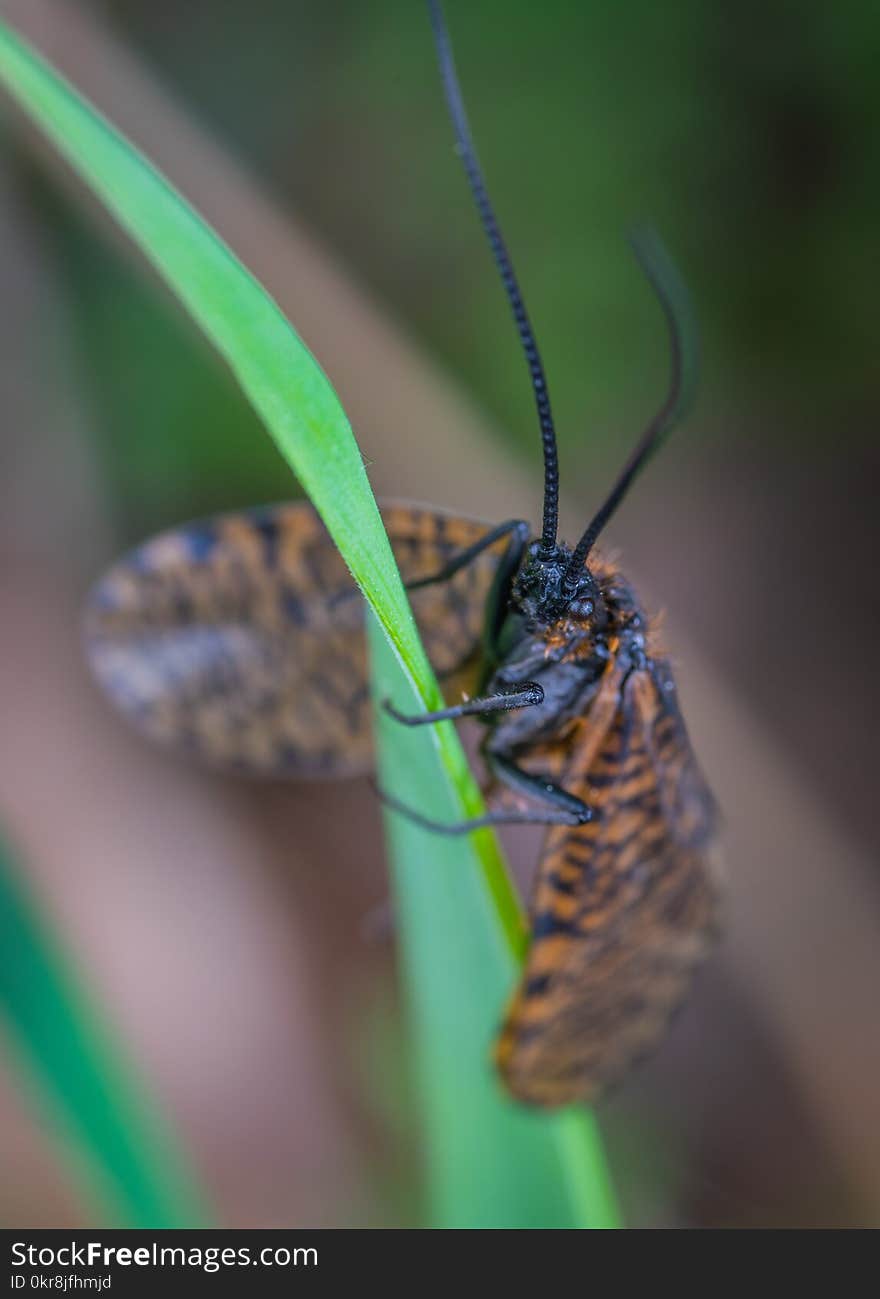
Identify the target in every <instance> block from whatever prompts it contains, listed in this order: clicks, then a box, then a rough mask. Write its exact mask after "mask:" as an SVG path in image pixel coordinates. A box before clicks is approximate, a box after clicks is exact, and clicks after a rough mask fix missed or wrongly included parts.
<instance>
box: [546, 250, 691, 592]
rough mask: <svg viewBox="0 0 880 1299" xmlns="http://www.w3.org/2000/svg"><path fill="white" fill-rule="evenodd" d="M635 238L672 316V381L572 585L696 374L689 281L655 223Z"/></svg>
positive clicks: (683, 404) (584, 540)
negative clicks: (664, 242) (655, 228)
mask: <svg viewBox="0 0 880 1299" xmlns="http://www.w3.org/2000/svg"><path fill="white" fill-rule="evenodd" d="M630 244H631V246H632V249H633V252H634V253H635V255H636V257H637V258H638V261H639V264H640V266H641V268H642V270H643V271H644V272H645V275H646V276H647V277H648V280H649V282H650V284H651V287H652V288H653V290H654V292H655V294H656V295H657V298H658V299H659V302H660V306H661V307H662V308H663V315H664V316H665V318H666V325H667V328H668V330H669V349H670V359H671V365H670V376H669V387H668V389H667V393H666V397H665V398H664V401H663V404H662V405H661V406H660V409H659V410H658V411H657V413H656V415H655V416H654V418H653V419H652V420H651V422H650V423H649V424H648V426H647V428H646V429H645V431H644V433H643V434H642V436H641V437H640V438H639V440H638V442H637V443H636V445H635V448H634V449H633V451H632V454H631V455H630V457H629V459H628V460H627V462H626V464H625V465H624V467H623V469H622V470H621V472H620V475H619V477H618V479H617V481H616V483H615V484H614V486H613V487H612V488H611V491H610V492H609V493H608V495H607V497H606V498H605V501H604V502H603V504H602V505H601V506H600V507H599V509H598V510H597V512H596V515H595V517H594V518H593V520H592V522H591V523H590V524H589V526H588V528H587V530H586V532H585V533H584V535H583V536H582V537H581V539H580V541H579V542H578V544H577V546H576V547H575V549H574V551H573V553H572V556H571V560H570V561H569V564H568V568H567V569H566V574H565V579H564V581H565V586H566V588H567V589H568V590H573V589H574V588H575V587H576V586H577V584H578V579H579V577H580V574H581V571H582V570H583V567H584V563H585V561H586V559H587V556H588V555H589V553H590V551H591V550H592V548H593V546H594V545H595V542H596V539H597V537H598V536H599V533H600V532H601V531H602V529H603V528H604V527H605V524H606V523H607V522H608V520H609V519H610V518H611V516H612V514H613V513H614V511H615V510H616V509H617V507H618V505H619V504H620V502H621V501H622V500H623V498H624V496H626V493H627V492H628V491H629V488H630V486H631V484H632V481H633V479H634V478H635V477H636V475H637V474H638V473H639V471H640V470H641V469H642V468H643V467H644V465H645V464H646V463H647V461H648V460H649V459H650V458H651V456H652V455H653V454H654V452H655V451H656V450H657V449H658V448H659V447H660V446H661V444H662V443H663V440H664V439H665V437H666V435H667V434H668V433H669V432H671V430H672V429H673V428H674V426H675V425H676V424H677V423H678V422H679V421H680V420H681V419H682V418H683V416H684V415H685V413H686V411H687V409H688V407H689V406H690V402H691V397H692V394H693V389H694V380H695V378H696V371H697V365H698V352H699V347H698V341H697V330H696V323H695V321H694V317H693V311H692V308H691V303H690V296H689V294H688V291H687V288H686V287H685V284H684V281H683V280H682V278H681V276H680V275H679V273H678V271H677V269H676V267H675V264H674V263H673V261H672V258H671V257H670V256H669V253H668V252H667V251H666V248H665V246H664V244H663V241H662V240H661V239H660V236H659V235H658V234H657V233H656V231H654V230H652V229H650V228H644V229H641V230H638V231H634V232H633V233H632V234H631V235H630Z"/></svg>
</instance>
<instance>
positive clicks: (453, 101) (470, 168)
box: [428, 0, 559, 555]
mask: <svg viewBox="0 0 880 1299" xmlns="http://www.w3.org/2000/svg"><path fill="white" fill-rule="evenodd" d="M428 12H429V13H430V16H431V26H432V28H433V29H434V42H435V44H436V46H437V58H438V61H439V63H440V76H441V78H442V80H443V90H444V92H445V94H446V103H447V105H448V106H449V115H450V117H451V118H452V125H453V128H454V130H455V140H456V151H457V152H458V154H459V157H460V158H461V160H462V163H463V164H464V170H465V175H466V176H467V179H468V184H469V185H470V188H471V193H472V194H473V197H474V202H475V203H476V205H477V212H478V213H479V216H480V221H481V223H482V226H483V229H484V230H485V232H486V237H487V238H488V240H489V247H490V248H491V250H492V256H493V257H494V258H495V264H496V266H497V267H498V271H499V273H500V275H501V282H502V284H503V285H504V291H505V293H506V294H507V300H508V302H509V303H510V306H511V310H512V311H513V318H514V320H515V322H516V328H517V332H518V334H519V340H520V342H521V343H522V348H523V351H524V352H525V356H526V361H527V363H528V367H529V374H530V376H531V380H532V389H533V391H534V394H535V405H536V407H537V410H538V423H539V424H540V426H541V445H542V447H543V451H544V519H543V523H542V526H541V550H542V552H543V553H544V554H545V555H549V554H551V553H552V552H553V550H554V548H555V545H556V531H557V528H558V523H559V457H558V454H557V450H556V431H555V428H554V426H553V414H552V412H551V410H550V395H549V393H548V391H547V380H546V378H545V375H544V367H543V365H542V364H541V357H540V354H539V352H538V345H537V343H536V342H535V336H534V334H533V333H532V326H531V324H530V322H529V317H528V315H527V313H526V308H525V303H524V302H523V298H522V294H521V293H520V289H519V284H518V283H517V279H516V275H515V274H514V270H513V265H512V263H511V260H510V254H509V253H508V251H507V247H506V245H505V243H504V239H503V237H502V234H501V229H500V227H499V225H498V219H497V217H496V216H495V212H494V209H493V207H492V203H491V201H490V199H489V194H488V191H487V189H486V182H485V180H484V178H483V172H482V169H481V167H480V164H479V161H478V159H477V152H476V149H475V148H474V142H473V138H472V137H471V130H470V126H469V125H468V120H467V114H466V112H465V108H464V100H463V99H462V96H461V88H460V86H459V84H458V76H457V75H456V71H455V61H454V59H453V57H452V46H451V44H450V41H449V33H448V31H447V29H446V22H445V20H444V17H443V10H442V8H441V5H440V0H428Z"/></svg>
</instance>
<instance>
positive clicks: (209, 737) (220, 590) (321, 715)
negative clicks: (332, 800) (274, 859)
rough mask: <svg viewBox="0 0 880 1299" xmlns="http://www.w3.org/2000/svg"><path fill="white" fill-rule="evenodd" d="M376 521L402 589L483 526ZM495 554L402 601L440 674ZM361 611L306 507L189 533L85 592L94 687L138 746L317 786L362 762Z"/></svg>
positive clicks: (467, 639) (131, 560)
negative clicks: (309, 780)
mask: <svg viewBox="0 0 880 1299" xmlns="http://www.w3.org/2000/svg"><path fill="white" fill-rule="evenodd" d="M382 514H383V519H384V522H385V525H386V528H387V529H388V532H389V536H390V538H391V543H392V547H393V549H394V552H395V556H396V558H397V561H398V563H399V565H400V568H401V572H402V574H403V577H404V581H413V580H416V579H418V578H421V577H426V576H429V575H430V574H432V573H434V572H436V571H437V570H438V569H440V568H441V567H442V566H443V564H444V563H446V562H447V561H448V560H449V559H450V558H451V557H452V556H453V555H455V554H456V553H457V552H458V551H459V550H461V549H463V548H464V547H466V546H468V545H470V544H472V543H473V542H474V541H475V540H477V539H478V538H479V537H480V536H482V535H483V534H484V533H485V532H486V530H487V526H486V525H485V524H482V523H476V522H471V521H469V520H466V519H461V518H457V517H454V516H451V515H450V516H446V515H443V514H442V513H438V512H436V511H431V510H427V509H420V508H416V507H413V506H409V505H398V504H394V503H391V504H388V505H386V506H385V507H384V508H383V510H382ZM497 559H498V548H497V547H496V548H494V549H492V550H488V551H486V552H485V553H484V554H481V555H479V556H478V557H477V559H476V560H475V561H474V563H472V564H470V565H468V567H467V568H465V569H463V570H462V571H461V572H460V573H458V574H456V575H455V577H454V578H452V579H451V580H450V581H448V582H444V583H439V584H436V585H432V586H428V587H424V588H420V589H418V590H416V591H413V592H412V604H413V609H414V611H415V614H416V618H417V621H418V623H419V627H420V630H421V632H422V635H423V636H424V639H425V645H426V649H427V651H428V654H429V656H430V658H431V660H432V662H433V663H434V665H435V668H436V669H437V671H438V672H440V673H449V672H451V671H453V670H454V669H455V668H456V667H458V666H459V665H460V664H461V663H463V662H465V661H466V660H467V659H468V658H469V657H470V658H472V657H474V654H475V651H476V650H477V649H478V647H479V643H480V638H481V633H482V619H483V607H484V604H485V600H486V595H487V592H488V589H489V585H490V583H491V580H492V575H493V573H494V570H495V566H496V563H497ZM363 620H364V603H363V599H362V598H361V596H360V594H359V593H358V591H357V588H356V587H355V584H354V581H353V579H352V577H351V575H350V573H349V571H348V569H347V568H346V566H345V563H344V561H343V559H342V557H341V556H340V554H339V552H338V550H337V549H336V547H335V546H334V544H333V542H332V541H331V539H330V537H329V535H328V533H327V531H326V529H325V528H324V526H323V524H322V523H321V522H320V520H319V518H318V517H317V515H316V514H315V511H314V510H313V509H312V507H311V506H310V505H309V504H307V503H305V502H302V503H297V504H288V505H278V506H271V507H267V508H264V509H259V510H251V511H247V512H243V513H239V514H230V515H226V516H221V517H218V518H215V519H209V520H206V521H204V522H200V523H194V524H191V525H189V526H187V527H184V528H180V529H177V530H175V531H172V532H168V533H165V534H162V535H161V536H158V537H156V538H154V539H152V540H151V541H148V542H146V543H145V544H144V545H142V546H140V547H139V548H137V549H136V550H134V551H133V552H132V553H131V554H129V555H128V556H126V557H125V558H123V559H122V560H120V561H119V562H118V563H117V564H116V565H114V567H113V568H111V569H110V571H109V572H108V573H107V574H106V575H105V576H104V577H103V578H102V580H101V581H99V582H98V584H97V585H96V586H95V588H94V589H93V591H92V593H91V595H90V597H89V601H88V604H87V608H86V618H85V636H86V646H87V652H88V657H89V660H90V663H91V666H92V669H93V672H94V674H95V676H96V677H97V679H98V681H99V683H100V685H101V686H102V687H103V689H104V691H105V692H106V693H107V695H108V696H109V697H110V699H111V700H112V701H113V703H114V704H115V705H116V706H117V707H118V708H119V709H120V711H121V712H122V713H123V714H124V715H125V716H126V717H127V718H128V719H129V720H130V721H131V722H132V723H133V724H134V725H135V726H136V727H137V728H138V729H139V730H140V731H142V732H143V733H144V734H145V735H147V736H149V737H150V738H151V739H154V740H157V741H160V742H162V743H164V744H166V745H169V746H171V747H173V748H175V749H178V750H180V751H183V752H187V753H190V754H192V755H193V756H196V757H198V758H200V759H202V760H204V761H207V762H209V763H211V764H212V765H214V766H216V767H220V768H228V769H230V770H237V771H241V772H245V773H251V774H255V775H270V776H296V777H302V776H321V775H347V774H353V773H356V772H358V771H363V770H365V769H366V768H368V767H369V765H370V762H371V728H370V716H369V698H368V686H367V650H366V642H365V636H364V624H363Z"/></svg>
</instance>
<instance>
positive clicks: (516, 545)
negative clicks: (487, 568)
mask: <svg viewBox="0 0 880 1299" xmlns="http://www.w3.org/2000/svg"><path fill="white" fill-rule="evenodd" d="M529 532H530V528H529V525H528V524H527V523H525V522H523V520H522V519H508V520H507V521H506V522H505V523H499V524H498V527H497V528H492V530H491V531H490V532H487V533H486V535H485V536H484V537H480V539H479V541H475V542H474V543H473V545H472V546H468V547H467V548H466V549H465V550H461V551H459V553H458V554H457V555H456V556H455V557H454V558H453V559H450V560H449V562H448V563H447V564H444V566H443V567H442V568H439V569H438V570H437V572H436V573H430V574H429V575H428V576H427V577H419V578H416V580H415V581H414V582H407V584H406V589H407V590H408V591H416V590H418V589H419V587H422V586H433V585H434V584H435V583H437V582H448V581H449V579H450V578H451V577H455V574H456V573H460V572H461V570H462V569H463V568H467V566H468V564H470V563H472V561H473V560H475V559H476V558H477V556H478V555H481V554H482V553H483V551H484V550H488V549H489V547H490V546H494V544H495V542H496V541H499V540H500V539H501V538H502V537H506V536H507V535H508V534H509V533H512V534H513V535H512V536H511V538H510V541H509V542H508V543H507V549H506V550H505V552H504V555H503V556H502V558H501V561H500V567H505V561H506V560H507V558H508V554H512V553H514V552H515V554H516V563H515V565H514V569H516V568H518V567H519V561H520V559H521V558H522V553H523V551H524V550H525V548H526V546H527V545H528V540H529Z"/></svg>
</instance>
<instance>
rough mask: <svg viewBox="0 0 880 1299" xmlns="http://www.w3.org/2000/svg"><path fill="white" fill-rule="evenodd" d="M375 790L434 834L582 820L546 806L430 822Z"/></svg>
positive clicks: (414, 822)
mask: <svg viewBox="0 0 880 1299" xmlns="http://www.w3.org/2000/svg"><path fill="white" fill-rule="evenodd" d="M376 792H377V793H378V795H379V798H380V799H381V801H382V802H383V803H384V804H385V806H386V807H390V808H391V809H392V810H393V811H394V812H399V813H400V815H401V816H405V817H406V818H407V820H408V821H412V822H413V824H414V825H420V826H421V827H422V829H423V830H431V831H433V832H434V833H435V834H470V832H471V831H472V830H485V829H486V828H487V827H489V826H494V825H581V824H582V820H583V818H581V817H579V816H576V815H575V814H574V813H573V812H565V811H563V810H562V809H560V808H553V809H552V810H549V809H548V810H547V811H546V812H539V811H535V812H518V811H506V810H502V811H497V812H487V813H486V815H485V816H475V817H472V818H471V820H469V821H455V822H452V823H451V824H449V825H447V824H444V822H442V821H432V820H431V818H430V817H427V816H423V815H422V813H421V812H417V811H415V809H414V808H411V807H407V805H406V803H401V802H400V800H399V799H397V798H394V797H393V796H392V795H391V794H386V793H385V791H384V790H382V789H378V788H377V790H376Z"/></svg>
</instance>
